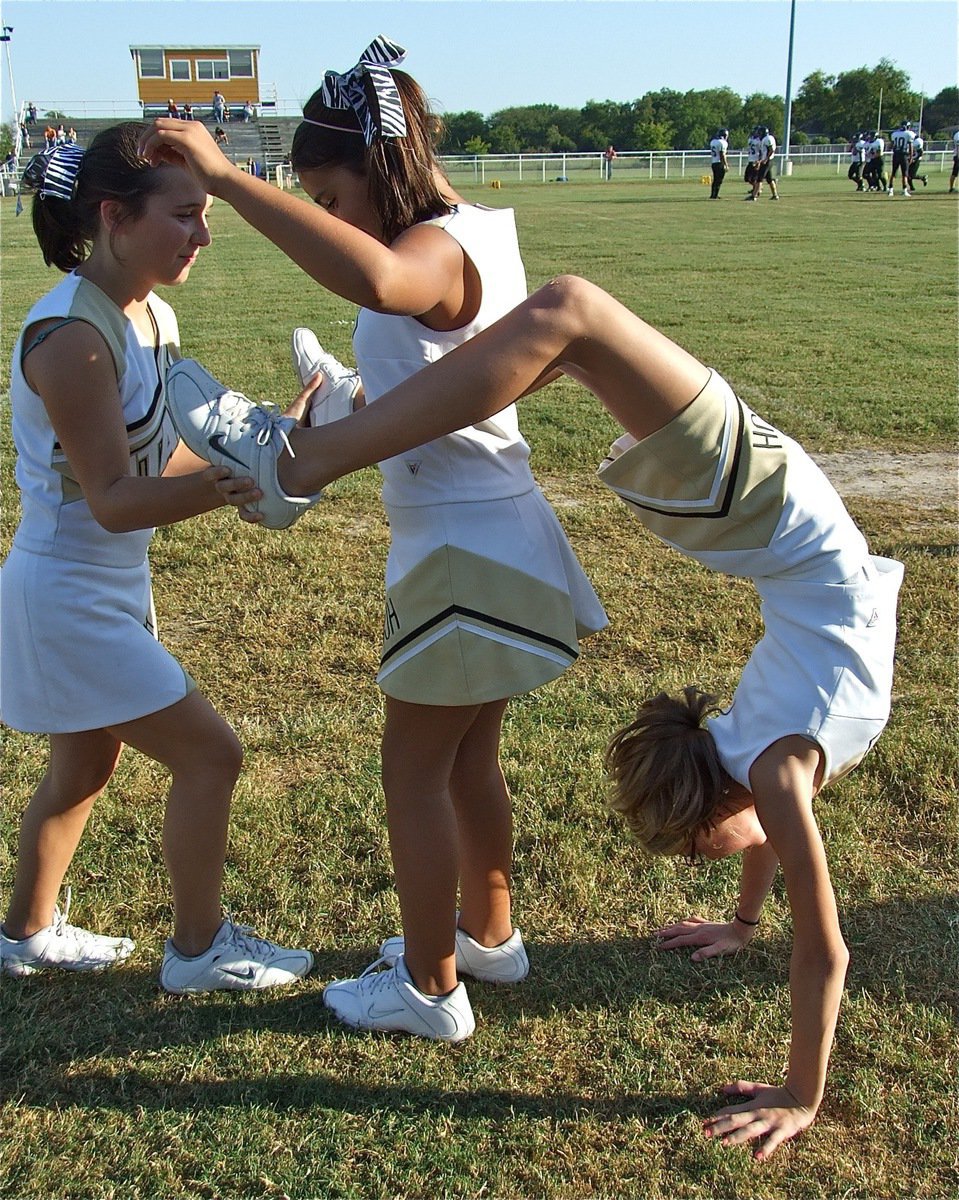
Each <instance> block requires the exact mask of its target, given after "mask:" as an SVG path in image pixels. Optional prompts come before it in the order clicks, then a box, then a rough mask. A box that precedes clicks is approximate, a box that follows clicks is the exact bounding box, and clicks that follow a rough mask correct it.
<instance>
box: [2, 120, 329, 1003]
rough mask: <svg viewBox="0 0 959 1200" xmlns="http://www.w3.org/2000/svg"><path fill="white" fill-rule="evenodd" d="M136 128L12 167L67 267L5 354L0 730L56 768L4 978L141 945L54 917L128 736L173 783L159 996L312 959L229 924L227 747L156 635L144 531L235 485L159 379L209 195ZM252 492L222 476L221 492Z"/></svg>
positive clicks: (27, 863)
mask: <svg viewBox="0 0 959 1200" xmlns="http://www.w3.org/2000/svg"><path fill="white" fill-rule="evenodd" d="M144 129H145V126H143V125H141V124H133V123H128V124H123V125H117V126H114V127H112V128H110V129H107V130H104V131H103V132H102V133H100V134H98V135H97V137H96V138H94V140H93V142H92V143H91V145H90V148H89V150H87V151H86V152H84V151H82V150H81V149H80V148H79V147H77V146H70V145H62V146H57V147H56V148H54V149H52V150H50V151H48V152H45V153H44V154H41V155H37V156H36V157H35V158H33V159H32V160H31V161H30V163H29V164H28V165H27V168H26V171H25V173H24V181H25V184H26V185H27V186H28V187H33V188H35V189H36V194H35V196H34V199H33V226H34V230H35V231H36V234H37V239H38V241H39V243H40V248H41V250H42V252H43V257H44V261H45V262H46V263H47V265H48V266H49V265H51V264H52V265H54V266H56V267H58V268H59V269H60V270H61V271H63V272H64V273H65V276H66V277H65V278H64V279H62V280H61V281H60V283H58V284H57V286H56V287H54V288H53V290H52V291H50V292H48V293H47V295H46V296H44V297H43V298H42V299H41V300H40V301H38V303H37V304H35V305H34V306H33V308H32V309H31V310H30V312H29V313H28V314H27V317H26V319H25V321H24V324H23V329H22V331H21V333H20V336H19V338H18V340H17V344H16V347H15V348H14V352H13V371H12V379H11V385H10V402H11V409H12V415H13V442H14V446H15V449H16V453H17V463H16V480H17V485H18V487H19V489H20V499H21V506H22V514H21V520H20V524H19V526H18V528H17V531H16V534H15V535H14V540H13V547H12V549H11V550H10V553H9V555H8V557H7V559H6V561H5V562H4V564H3V569H2V584H3V586H2V620H0V668H2V699H3V705H2V719H3V721H4V722H5V723H6V724H7V725H9V726H11V727H12V728H14V729H19V730H22V731H24V732H26V733H42V734H45V735H46V736H47V740H48V743H49V759H48V763H47V769H46V773H45V774H44V776H43V779H42V781H41V782H40V785H39V787H38V788H37V790H36V792H35V793H34V795H33V798H32V799H31V800H30V803H29V805H28V806H27V809H26V813H25V814H24V817H23V821H22V824H21V827H20V839H19V855H18V859H17V867H16V874H15V878H14V883H13V895H12V897H11V900H10V906H9V908H8V910H7V914H6V918H5V920H4V923H3V926H2V928H0V969H2V971H3V973H4V974H8V975H14V976H22V975H30V974H32V973H33V972H34V971H38V970H42V969H44V968H60V969H63V970H68V971H97V970H103V969H104V968H106V967H110V966H112V965H114V964H115V963H118V962H121V961H122V960H123V959H125V958H127V957H128V956H129V954H130V953H131V951H132V950H133V942H132V941H131V940H130V939H129V938H126V937H105V936H102V935H100V934H97V933H92V932H90V931H88V930H85V929H81V928H80V927H78V926H76V925H71V924H69V922H68V920H67V918H68V916H69V909H70V901H69V890H68V893H67V902H66V904H65V906H64V910H63V911H62V912H61V910H60V909H59V907H58V905H57V898H58V894H59V891H60V887H61V885H62V883H63V880H64V877H65V875H66V872H67V870H68V868H69V866H70V862H71V860H72V858H73V855H74V852H75V851H76V848H77V845H78V843H79V840H80V837H81V835H82V833H83V830H84V826H85V825H86V822H87V818H88V817H89V815H90V812H91V810H92V808H93V805H94V803H95V801H96V800H97V798H98V797H99V795H100V794H101V792H103V790H104V789H105V788H106V786H107V784H108V783H109V781H110V778H111V776H112V775H113V772H114V770H115V769H116V765H117V762H118V760H119V757H120V753H121V751H122V749H123V746H124V744H126V745H130V746H133V747H135V748H136V749H137V750H140V751H141V752H142V753H144V754H146V755H148V756H149V757H150V758H152V759H154V760H155V761H156V762H159V763H162V764H163V766H165V767H166V768H167V769H168V770H169V771H170V774H171V776H172V781H171V786H170V791H169V796H168V798H167V805H166V815H165V818H164V822H163V854H164V859H165V861H166V865H167V869H168V871H169V874H170V880H171V883H172V886H173V906H174V912H175V922H174V928H173V934H172V937H171V938H170V939H169V940H168V942H167V944H166V950H165V953H164V956H163V964H162V967H161V971H160V983H161V985H162V987H164V988H165V989H166V990H167V991H170V992H206V991H212V990H216V989H230V990H234V989H248V988H262V987H273V986H276V985H278V984H284V983H289V982H291V981H293V980H294V979H296V978H298V977H299V976H301V975H303V974H305V973H306V972H307V971H308V970H309V968H310V966H311V965H312V961H313V958H312V955H311V954H310V953H309V951H307V950H285V949H283V948H282V947H281V946H277V945H275V944H274V943H273V942H268V941H265V940H263V939H261V938H256V937H254V936H252V934H251V932H250V930H249V929H247V928H245V927H243V926H239V925H235V924H234V923H233V922H232V921H231V920H229V919H224V917H223V914H222V912H221V909H220V883H221V879H222V874H223V864H224V858H225V855H226V838H227V822H228V818H229V811H230V797H231V795H232V792H233V786H234V784H235V782H236V778H237V775H238V774H239V771H240V765H241V751H240V746H239V743H238V742H237V739H236V735H235V734H234V732H233V730H232V729H231V728H230V726H229V725H227V723H226V722H225V721H224V720H223V718H222V717H221V716H219V714H218V713H217V712H216V711H215V710H214V709H213V706H212V705H211V704H210V702H209V700H207V699H206V698H205V697H204V696H203V695H202V694H201V693H200V692H199V691H198V690H197V688H196V686H195V685H194V683H193V681H192V680H191V679H190V677H189V675H187V673H186V672H185V671H184V669H183V668H182V667H181V666H180V664H179V663H178V662H177V661H176V659H175V658H174V657H173V656H172V655H171V654H170V653H169V651H167V650H166V649H164V647H163V646H162V645H161V644H160V642H159V641H158V640H157V637H156V633H155V630H154V618H153V600H152V594H151V588H150V568H149V564H148V561H147V548H148V546H149V542H150V538H151V536H152V533H153V527H154V526H156V525H170V524H173V523H174V522H176V521H183V520H185V519H186V518H188V517H193V516H196V515H198V514H200V513H205V512H208V511H210V510H211V509H214V508H217V507H219V506H220V505H221V504H223V503H224V499H223V498H222V497H221V495H220V494H219V492H218V490H217V487H216V484H217V482H218V481H223V480H225V479H226V476H227V473H226V471H225V470H224V468H223V467H219V466H215V467H211V466H209V465H208V464H207V463H206V462H204V461H203V460H202V459H199V458H196V457H195V456H194V455H193V454H192V453H191V452H190V451H189V449H188V448H187V447H186V446H184V445H183V444H182V443H179V441H178V438H177V433H176V430H175V428H174V426H173V423H172V421H171V418H170V413H169V409H168V407H167V403H166V391H165V377H166V369H167V366H168V365H169V362H170V361H171V359H174V358H177V357H179V333H178V330H177V322H176V317H175V316H174V314H173V310H172V309H171V308H170V306H169V305H168V304H166V303H165V302H164V301H163V300H161V299H160V298H159V297H158V296H156V295H155V294H154V291H153V289H154V288H155V287H156V286H157V285H163V286H170V285H178V284H181V283H185V282H186V280H187V278H188V277H189V275H190V271H191V269H192V267H193V265H194V263H195V262H196V259H197V255H198V254H199V252H200V250H201V249H202V248H203V247H204V246H207V245H209V243H210V232H209V229H208V228H207V221H206V216H207V210H208V208H209V204H210V199H209V197H208V196H207V194H206V192H204V190H203V189H202V188H201V187H199V186H198V185H197V183H196V181H195V180H194V179H193V178H192V176H190V175H189V174H187V172H185V171H183V170H180V169H177V168H175V167H171V166H166V165H164V166H162V167H159V168H153V167H150V166H149V165H148V164H147V163H145V162H144V161H143V160H142V159H141V158H140V157H139V156H138V154H137V142H138V139H139V138H140V136H141V134H142V133H143V131H144ZM244 483H247V484H248V483H249V481H244V480H243V479H242V478H241V479H239V480H237V481H236V482H235V484H231V483H229V482H223V483H222V485H221V486H222V488H223V489H224V495H227V493H228V492H229V491H231V490H233V489H234V488H243V487H244Z"/></svg>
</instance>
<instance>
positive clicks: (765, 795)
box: [706, 737, 849, 1159]
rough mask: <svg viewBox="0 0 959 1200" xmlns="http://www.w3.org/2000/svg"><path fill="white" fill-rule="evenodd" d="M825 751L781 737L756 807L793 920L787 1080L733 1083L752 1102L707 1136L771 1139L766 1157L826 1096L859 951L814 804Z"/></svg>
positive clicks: (713, 1124)
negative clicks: (845, 934) (841, 913)
mask: <svg viewBox="0 0 959 1200" xmlns="http://www.w3.org/2000/svg"><path fill="white" fill-rule="evenodd" d="M819 758H820V756H819V751H818V749H817V748H816V747H815V746H814V745H813V744H812V743H811V742H809V741H806V739H804V738H801V737H789V738H783V739H781V740H780V741H778V742H776V743H774V745H773V746H771V747H770V748H769V749H768V750H766V751H765V752H764V753H763V754H762V755H760V757H759V758H758V759H757V760H756V762H755V763H754V764H753V767H752V770H751V772H750V784H751V789H752V793H753V797H754V798H755V802H756V811H757V814H758V815H759V819H760V821H761V822H762V825H763V828H764V829H765V831H766V835H767V837H768V838H769V841H770V842H771V843H772V845H773V846H774V847H775V848H776V852H777V853H778V855H779V859H780V862H781V864H782V869H783V878H784V880H785V884H786V891H787V893H788V896H789V905H790V909H791V910H792V917H793V938H794V940H793V952H792V958H791V960H790V970H789V990H790V998H791V1004H792V1039H791V1042H790V1048H789V1067H788V1070H787V1073H786V1081H785V1084H784V1085H782V1086H777V1085H775V1084H764V1083H756V1082H751V1081H746V1080H736V1081H735V1082H734V1083H731V1084H728V1085H727V1086H726V1088H725V1089H724V1090H725V1091H726V1093H727V1094H728V1095H730V1096H732V1095H739V1096H741V1097H745V1102H744V1103H741V1104H736V1105H731V1106H729V1107H728V1108H724V1109H723V1110H722V1111H721V1112H719V1113H717V1114H716V1116H714V1117H712V1118H710V1120H709V1121H707V1123H706V1133H707V1135H710V1136H717V1137H721V1138H722V1141H723V1144H724V1145H737V1144H740V1143H745V1142H749V1141H752V1140H754V1139H756V1138H763V1139H764V1141H763V1143H762V1145H761V1146H760V1147H759V1148H758V1149H757V1150H756V1152H755V1154H756V1157H757V1158H760V1159H766V1158H769V1156H770V1155H771V1154H772V1153H774V1151H775V1150H776V1148H777V1147H778V1146H779V1145H780V1144H781V1143H782V1142H784V1141H787V1140H788V1139H789V1138H792V1137H795V1135H796V1134H797V1133H800V1132H801V1131H802V1130H803V1129H806V1128H808V1126H809V1125H811V1124H812V1122H813V1121H814V1120H815V1117H816V1113H817V1111H818V1109H819V1105H820V1103H821V1102H822V1097H823V1092H824V1090H825V1083H826V1068H827V1065H828V1062H829V1053H830V1050H831V1049H832V1043H833V1037H834V1034H835V1030H836V1021H837V1018H838V1015H839V1004H840V1000H841V998H842V989H843V983H844V981H845V977H846V966H847V964H848V961H849V953H848V951H847V949H846V945H845V943H844V942H843V938H842V933H841V930H840V928H839V917H838V914H837V911H836V901H835V896H834V894H833V889H832V883H831V881H830V878H829V869H828V865H827V862H826V854H825V850H824V848H823V844H822V838H821V836H820V833H819V829H818V826H817V825H816V821H815V818H814V816H813V811H812V801H813V796H814V795H815V791H816V783H815V779H816V773H817V770H818V767H819Z"/></svg>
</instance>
